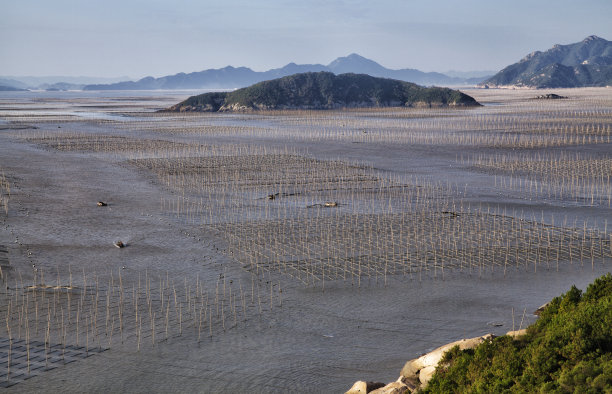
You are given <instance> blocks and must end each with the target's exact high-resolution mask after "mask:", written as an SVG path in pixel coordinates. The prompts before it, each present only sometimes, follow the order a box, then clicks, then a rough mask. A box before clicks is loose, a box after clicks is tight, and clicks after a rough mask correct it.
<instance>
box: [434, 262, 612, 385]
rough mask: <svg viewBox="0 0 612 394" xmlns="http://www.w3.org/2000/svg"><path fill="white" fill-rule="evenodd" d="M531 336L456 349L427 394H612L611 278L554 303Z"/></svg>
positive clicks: (543, 313)
mask: <svg viewBox="0 0 612 394" xmlns="http://www.w3.org/2000/svg"><path fill="white" fill-rule="evenodd" d="M527 332H528V333H527V335H526V336H524V337H522V338H519V339H517V340H513V339H512V338H510V337H508V336H503V337H499V338H495V339H493V340H492V341H490V342H484V343H482V344H481V345H479V346H478V347H476V348H475V349H472V350H464V351H461V350H459V348H458V347H457V348H453V349H451V350H450V351H449V352H448V353H447V354H446V355H445V356H444V358H443V359H442V362H440V364H439V365H438V369H437V370H436V373H435V374H434V376H433V378H432V380H431V381H430V382H429V384H428V386H427V387H426V388H424V389H423V390H422V391H423V392H425V393H442V392H444V393H491V392H495V393H501V392H508V393H524V392H532V393H535V392H542V393H548V392H558V393H612V275H610V274H607V275H604V276H602V277H600V278H598V279H596V280H595V281H594V282H593V283H592V284H591V285H589V286H588V288H587V290H586V292H584V294H583V293H582V291H580V290H579V289H578V288H576V287H575V286H572V288H571V289H570V290H569V291H568V292H567V293H565V294H563V295H562V296H560V297H556V298H555V299H554V300H553V301H551V303H550V305H549V306H548V307H547V308H546V309H545V310H544V311H543V312H542V315H541V316H540V318H539V319H538V321H537V322H536V323H535V324H533V325H532V326H530V327H529V329H528V331H527Z"/></svg>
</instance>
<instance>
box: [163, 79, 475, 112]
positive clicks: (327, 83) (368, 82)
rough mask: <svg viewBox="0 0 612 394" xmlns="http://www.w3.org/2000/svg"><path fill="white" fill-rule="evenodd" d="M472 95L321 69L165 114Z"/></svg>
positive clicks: (387, 103)
mask: <svg viewBox="0 0 612 394" xmlns="http://www.w3.org/2000/svg"><path fill="white" fill-rule="evenodd" d="M477 105H479V104H478V102H477V101H476V100H474V99H473V98H472V97H470V96H468V95H466V94H463V93H461V92H459V91H458V90H452V89H447V88H426V87H423V86H419V85H416V84H413V83H409V82H404V81H399V80H394V79H387V78H377V77H372V76H370V75H366V74H352V73H350V74H349V73H347V74H340V75H335V74H334V73H331V72H327V71H321V72H307V73H301V74H293V75H290V76H287V77H282V78H278V79H273V80H269V81H264V82H259V83H257V84H255V85H252V86H249V87H247V88H242V89H238V90H235V91H232V92H216V93H205V94H201V95H198V96H192V97H190V98H188V99H187V100H185V101H183V102H181V103H178V104H176V105H174V106H172V107H170V108H169V109H167V110H166V111H172V112H234V111H252V110H278V109H333V108H345V107H349V108H362V107H399V106H402V107H403V106H415V107H432V106H435V107H441V106H477Z"/></svg>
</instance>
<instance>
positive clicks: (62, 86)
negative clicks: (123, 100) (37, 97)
mask: <svg viewBox="0 0 612 394" xmlns="http://www.w3.org/2000/svg"><path fill="white" fill-rule="evenodd" d="M126 79H128V77H114V78H107V77H71V76H42V77H34V76H1V77H0V86H4V87H11V88H16V89H17V90H26V89H33V90H45V89H49V90H80V89H83V87H84V86H85V85H90V84H94V83H99V84H105V83H114V82H120V81H125V80H126Z"/></svg>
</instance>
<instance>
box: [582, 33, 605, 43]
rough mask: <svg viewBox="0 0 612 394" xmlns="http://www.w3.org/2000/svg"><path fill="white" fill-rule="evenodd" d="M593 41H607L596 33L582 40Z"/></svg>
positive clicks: (585, 41)
mask: <svg viewBox="0 0 612 394" xmlns="http://www.w3.org/2000/svg"><path fill="white" fill-rule="evenodd" d="M591 41H606V40H605V39H603V38H601V37H598V36H596V35H594V34H593V35H590V36H588V37H587V38H585V39H584V40H582V42H584V43H587V42H591Z"/></svg>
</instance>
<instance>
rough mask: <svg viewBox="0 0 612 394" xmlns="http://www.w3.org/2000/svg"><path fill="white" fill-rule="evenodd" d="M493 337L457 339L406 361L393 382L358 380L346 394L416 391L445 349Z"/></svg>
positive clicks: (514, 333)
mask: <svg viewBox="0 0 612 394" xmlns="http://www.w3.org/2000/svg"><path fill="white" fill-rule="evenodd" d="M526 332H527V329H526V328H524V329H521V330H516V331H508V332H507V333H506V335H509V336H511V337H514V338H517V337H520V336H522V335H525V333H526ZM494 337H495V336H494V335H493V334H486V335H483V336H479V337H474V338H469V339H461V340H459V341H455V342H451V343H447V344H446V345H442V346H440V347H438V348H436V349H434V350H432V351H431V352H429V353H426V354H423V355H422V356H420V357H418V358H415V359H413V360H409V361H407V362H406V364H404V367H403V368H402V370H401V371H400V376H399V378H398V379H397V380H396V381H395V382H391V383H388V384H385V383H380V382H366V381H362V380H359V381H357V382H355V384H353V386H352V387H351V388H350V389H349V390H348V391H347V392H346V394H366V393H371V394H405V393H412V392H416V391H418V389H420V388H424V387H425V386H427V383H428V382H429V381H430V380H431V378H432V376H433V374H434V372H435V371H436V367H437V366H438V363H439V362H440V360H441V359H442V357H443V356H444V354H445V353H446V352H447V351H449V350H450V349H452V348H453V347H455V346H459V349H461V350H465V349H473V348H475V347H476V346H478V345H480V344H481V343H483V342H484V341H490V340H492V339H493V338H494Z"/></svg>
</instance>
